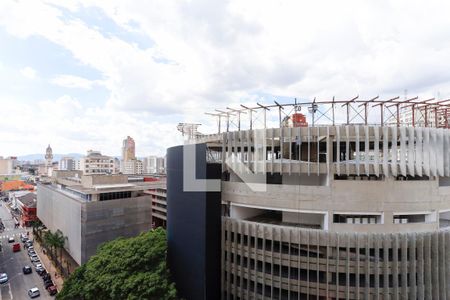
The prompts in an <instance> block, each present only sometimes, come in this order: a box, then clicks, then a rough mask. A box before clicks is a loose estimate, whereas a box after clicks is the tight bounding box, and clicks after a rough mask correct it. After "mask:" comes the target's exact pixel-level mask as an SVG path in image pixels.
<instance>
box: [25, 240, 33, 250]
mask: <svg viewBox="0 0 450 300" xmlns="http://www.w3.org/2000/svg"><path fill="white" fill-rule="evenodd" d="M25 246H26V247H27V248H28V247H32V246H33V242H32V241H31V240H30V241H26V242H25Z"/></svg>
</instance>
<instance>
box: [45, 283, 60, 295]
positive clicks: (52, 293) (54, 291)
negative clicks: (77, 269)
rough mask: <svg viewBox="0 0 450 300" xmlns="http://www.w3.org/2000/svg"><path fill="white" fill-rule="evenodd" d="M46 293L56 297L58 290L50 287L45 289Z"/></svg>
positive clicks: (52, 286)
mask: <svg viewBox="0 0 450 300" xmlns="http://www.w3.org/2000/svg"><path fill="white" fill-rule="evenodd" d="M47 291H48V293H49V294H50V296H53V295H56V294H57V293H58V290H57V289H56V286H54V285H51V286H49V287H48V288H47Z"/></svg>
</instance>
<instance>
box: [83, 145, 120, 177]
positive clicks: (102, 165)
mask: <svg viewBox="0 0 450 300" xmlns="http://www.w3.org/2000/svg"><path fill="white" fill-rule="evenodd" d="M80 165H81V171H83V174H85V175H90V174H115V163H114V158H113V157H111V156H106V155H102V154H101V152H100V151H94V150H89V151H88V152H87V155H86V156H85V157H83V158H82V159H81V160H80Z"/></svg>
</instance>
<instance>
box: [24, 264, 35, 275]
mask: <svg viewBox="0 0 450 300" xmlns="http://www.w3.org/2000/svg"><path fill="white" fill-rule="evenodd" d="M22 271H23V274H31V273H33V269H32V268H31V267H30V266H25V267H23V268H22Z"/></svg>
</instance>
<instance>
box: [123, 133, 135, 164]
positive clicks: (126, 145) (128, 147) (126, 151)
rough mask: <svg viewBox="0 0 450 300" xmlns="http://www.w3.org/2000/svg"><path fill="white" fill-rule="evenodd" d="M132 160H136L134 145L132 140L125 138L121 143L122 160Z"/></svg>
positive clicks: (128, 137)
mask: <svg viewBox="0 0 450 300" xmlns="http://www.w3.org/2000/svg"><path fill="white" fill-rule="evenodd" d="M133 159H136V145H135V143H134V139H133V138H132V137H130V136H127V138H126V139H124V140H123V143H122V160H123V161H129V160H133Z"/></svg>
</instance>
